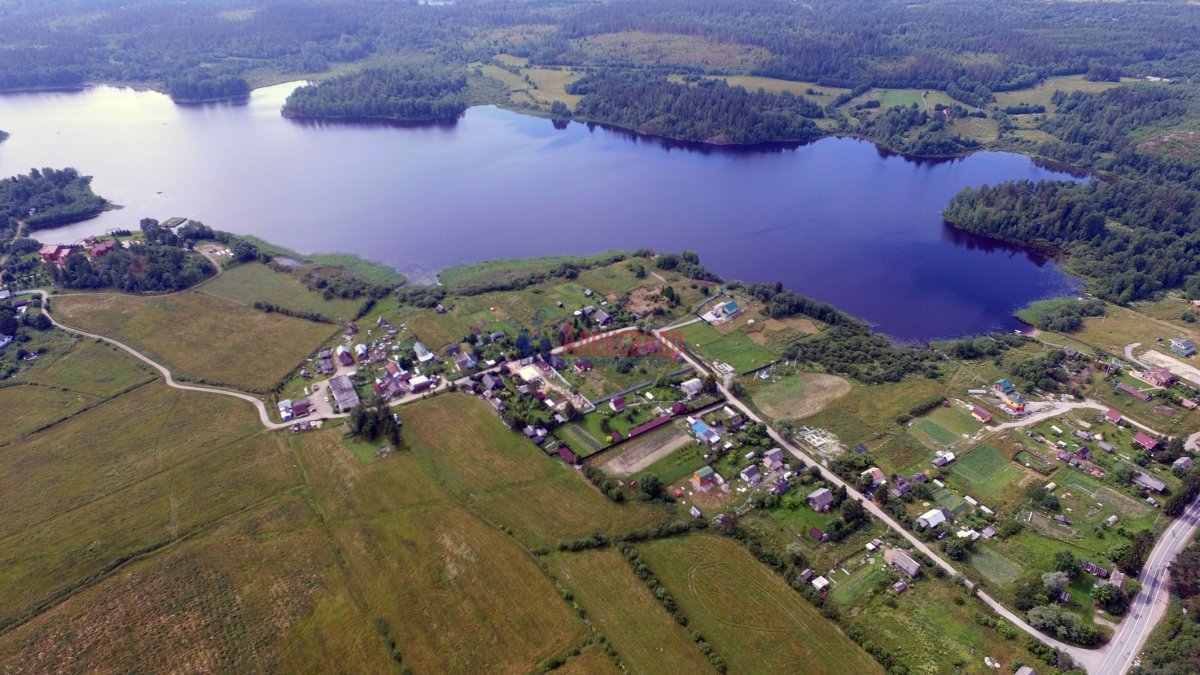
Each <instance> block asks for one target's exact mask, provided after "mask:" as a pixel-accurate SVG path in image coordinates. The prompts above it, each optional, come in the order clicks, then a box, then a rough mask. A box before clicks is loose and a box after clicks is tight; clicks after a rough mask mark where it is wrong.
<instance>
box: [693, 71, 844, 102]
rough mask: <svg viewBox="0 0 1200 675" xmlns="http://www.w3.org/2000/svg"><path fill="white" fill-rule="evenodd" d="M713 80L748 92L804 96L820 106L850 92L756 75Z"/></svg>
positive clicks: (715, 77)
mask: <svg viewBox="0 0 1200 675" xmlns="http://www.w3.org/2000/svg"><path fill="white" fill-rule="evenodd" d="M713 79H718V80H725V82H727V83H728V84H729V85H730V86H733V87H741V88H743V89H745V90H746V91H749V92H755V91H758V90H759V89H762V90H764V91H767V92H770V93H772V94H782V93H783V92H785V91H786V92H788V93H791V94H795V95H796V96H805V97H807V98H810V99H812V100H813V101H816V102H817V103H820V104H822V105H824V104H825V103H827V102H828V101H832V100H833V99H835V98H837V97H838V96H840V95H842V94H844V93H846V92H848V91H850V90H849V89H845V88H843V87H826V86H824V85H820V84H816V83H814V82H796V81H794V80H781V79H778V78H774V77H760V76H758V75H727V76H725V77H721V76H714V77H713ZM809 91H812V92H815V94H810V93H808V92H809Z"/></svg>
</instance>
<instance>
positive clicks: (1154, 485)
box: [1133, 471, 1167, 494]
mask: <svg viewBox="0 0 1200 675" xmlns="http://www.w3.org/2000/svg"><path fill="white" fill-rule="evenodd" d="M1133 484H1134V485H1137V486H1139V487H1144V488H1146V489H1147V490H1149V491H1151V492H1153V493H1155V494H1162V491H1163V490H1165V489H1167V484H1166V483H1164V482H1163V481H1161V480H1159V479H1157V478H1155V477H1154V476H1151V475H1150V474H1148V473H1143V472H1141V471H1139V472H1138V474H1137V475H1136V476H1134V477H1133Z"/></svg>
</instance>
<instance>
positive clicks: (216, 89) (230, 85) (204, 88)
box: [166, 71, 250, 102]
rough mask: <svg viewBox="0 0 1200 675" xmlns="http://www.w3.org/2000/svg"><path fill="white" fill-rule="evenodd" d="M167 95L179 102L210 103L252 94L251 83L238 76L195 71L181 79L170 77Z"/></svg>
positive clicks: (167, 82)
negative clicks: (215, 100)
mask: <svg viewBox="0 0 1200 675" xmlns="http://www.w3.org/2000/svg"><path fill="white" fill-rule="evenodd" d="M166 87H167V93H168V94H170V96H171V98H173V99H175V100H176V101H179V102H184V101H210V100H214V99H223V98H239V97H242V96H248V95H249V94H250V83H248V82H246V80H244V79H242V78H240V77H238V76H236V75H221V74H217V73H213V72H210V71H194V72H191V73H188V74H186V75H181V76H179V77H168V78H167V81H166Z"/></svg>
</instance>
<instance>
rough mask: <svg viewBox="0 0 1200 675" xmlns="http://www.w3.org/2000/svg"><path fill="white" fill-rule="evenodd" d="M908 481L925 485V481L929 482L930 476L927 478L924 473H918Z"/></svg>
mask: <svg viewBox="0 0 1200 675" xmlns="http://www.w3.org/2000/svg"><path fill="white" fill-rule="evenodd" d="M908 480H909V482H910V483H924V482H925V481H927V480H929V476H926V475H925V472H924V471H918V472H916V473H914V474H913V475H911V476H909V477H908Z"/></svg>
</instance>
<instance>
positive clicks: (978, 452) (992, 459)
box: [950, 443, 1024, 498]
mask: <svg viewBox="0 0 1200 675" xmlns="http://www.w3.org/2000/svg"><path fill="white" fill-rule="evenodd" d="M950 471H951V473H952V474H953V475H955V476H956V477H958V478H961V479H962V480H964V481H965V482H966V483H967V484H968V485H969V486H970V487H971V488H972V490H971V492H972V493H973V495H972V496H974V497H977V498H987V497H991V496H992V495H995V494H997V493H999V492H1002V491H1003V490H1006V489H1008V488H1009V487H1010V486H1011V485H1013V484H1015V483H1016V482H1017V481H1018V480H1020V478H1021V476H1022V475H1024V472H1023V471H1022V470H1021V469H1020V468H1018V467H1017V466H1016V465H1014V464H1013V463H1012V462H1010V461H1009V460H1008V457H1006V456H1005V455H1004V453H1003V452H1002V451H1001V450H1000V449H999V448H997V447H995V446H993V445H988V444H986V443H985V444H983V445H980V446H977V447H975V448H974V449H973V450H969V451H968V452H966V453H965V454H964V455H962V456H960V457H959V458H958V460H957V461H956V462H954V464H953V465H952V466H951V468H950Z"/></svg>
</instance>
